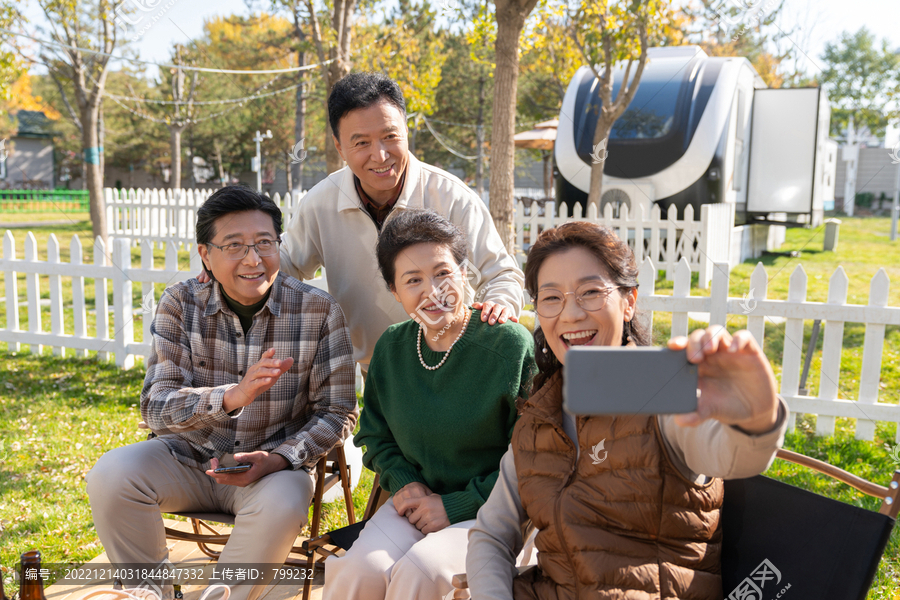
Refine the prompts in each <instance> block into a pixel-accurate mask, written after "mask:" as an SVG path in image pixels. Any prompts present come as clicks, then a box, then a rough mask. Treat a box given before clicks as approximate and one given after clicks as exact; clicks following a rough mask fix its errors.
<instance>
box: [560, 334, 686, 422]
mask: <svg viewBox="0 0 900 600" xmlns="http://www.w3.org/2000/svg"><path fill="white" fill-rule="evenodd" d="M563 382H564V383H563V405H564V406H565V408H566V410H568V411H569V412H570V413H572V414H576V415H635V414H639V415H640V414H648V415H667V414H678V413H689V412H694V411H695V410H697V365H694V364H691V363H690V362H688V359H687V354H686V352H685V351H684V350H669V349H668V348H647V347H639V348H622V347H614V346H590V347H576V348H569V350H568V351H567V352H566V363H565V365H563Z"/></svg>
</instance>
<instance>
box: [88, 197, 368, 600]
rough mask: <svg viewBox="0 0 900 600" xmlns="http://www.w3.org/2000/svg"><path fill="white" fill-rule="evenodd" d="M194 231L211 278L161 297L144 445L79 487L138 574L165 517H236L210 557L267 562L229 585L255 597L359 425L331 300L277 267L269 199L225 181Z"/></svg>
mask: <svg viewBox="0 0 900 600" xmlns="http://www.w3.org/2000/svg"><path fill="white" fill-rule="evenodd" d="M196 229H197V249H198V252H199V253H200V256H201V258H202V259H203V265H204V270H205V272H206V273H207V275H208V276H209V277H210V278H211V279H212V280H211V281H209V282H207V283H202V284H201V283H199V282H198V281H197V280H196V279H190V280H188V281H184V282H181V283H178V284H175V285H173V286H171V287H169V288H167V289H166V291H165V293H164V294H163V296H162V298H161V299H160V302H159V307H158V309H157V311H156V316H155V317H154V319H153V324H152V326H151V328H150V331H151V334H152V336H153V339H152V344H153V349H152V352H151V356H150V360H149V362H148V363H147V375H146V378H145V380H144V389H143V392H142V393H141V416H142V417H143V419H144V421H146V423H147V425H148V426H149V428H150V430H151V431H152V432H153V433H152V434H151V438H152V439H148V440H147V441H143V442H139V443H137V444H132V445H129V446H124V447H121V448H116V449H114V450H111V451H110V452H107V453H106V454H105V455H104V456H103V457H101V459H100V460H99V461H98V462H97V464H96V465H95V466H94V468H93V469H92V470H91V472H90V473H89V474H88V476H87V482H88V494H89V496H90V500H91V509H92V511H93V514H94V523H95V525H96V527H97V534H98V535H99V536H100V541H101V542H102V543H103V546H104V549H105V550H106V553H107V555H108V556H109V558H110V562H112V563H115V564H118V565H126V564H127V565H134V566H135V568H136V569H137V567H139V566H140V567H145V568H146V569H152V568H154V567H155V568H157V569H159V568H160V567H159V566H158V565H160V564H161V563H162V564H164V561H165V560H166V559H167V557H168V552H167V549H166V540H165V533H164V531H163V522H162V517H161V514H160V513H161V512H183V511H189V512H227V513H231V514H233V515H235V528H234V532H233V533H232V534H231V537H230V538H229V541H228V543H227V544H226V545H225V548H224V549H223V551H222V555H221V556H220V558H219V565H220V566H222V567H224V566H225V565H231V566H234V567H236V568H240V567H241V566H243V567H244V568H248V567H250V566H255V567H257V568H260V565H265V566H267V567H269V568H265V569H262V568H260V570H261V571H262V573H261V575H262V576H261V577H260V578H251V579H252V580H251V581H248V582H247V583H245V584H243V585H234V586H233V588H232V593H231V596H232V598H238V599H239V600H254V599H255V598H257V597H258V596H259V595H260V594H261V593H262V591H263V590H264V589H265V586H266V585H267V584H268V582H269V581H271V579H272V577H273V570H272V568H271V567H274V566H276V565H280V564H281V563H283V561H284V559H285V557H286V556H287V554H288V552H289V551H290V548H291V545H292V543H293V541H294V539H295V538H296V536H297V534H298V533H299V532H300V530H301V528H302V527H303V525H305V524H306V521H307V515H308V512H309V504H310V499H311V498H312V494H313V487H314V486H313V482H312V479H311V477H310V473H309V471H310V469H311V468H312V467H314V466H315V464H316V462H317V460H318V459H319V458H320V457H321V456H322V455H323V454H325V453H327V452H328V451H329V450H330V449H331V448H332V447H333V446H334V445H335V444H336V443H337V442H338V441H339V440H342V439H344V438H345V437H346V436H347V435H348V434H349V433H350V432H351V431H352V430H353V428H354V427H355V425H356V419H357V416H358V410H357V403H356V393H355V389H354V368H355V366H354V362H353V347H352V345H351V343H350V334H349V331H348V329H347V326H346V324H345V321H344V314H343V312H342V311H341V308H340V307H339V306H338V305H337V303H336V302H335V301H334V299H333V298H331V296H329V295H328V294H326V293H324V292H322V291H320V290H317V289H315V288H312V287H310V286H308V285H306V284H304V283H301V282H300V281H297V280H296V279H293V278H291V277H288V276H287V275H284V274H282V273H280V272H279V245H280V236H281V232H282V221H281V210H280V209H279V208H278V207H277V206H276V205H275V203H274V202H272V200H270V199H269V198H268V197H266V196H263V195H261V194H258V193H257V192H255V191H252V190H250V189H248V188H245V187H241V186H232V187H226V188H222V189H220V190H218V191H217V192H216V193H215V194H213V195H212V196H210V198H209V199H208V200H207V201H206V202H205V203H204V205H203V206H202V207H201V208H200V210H199V211H198V213H197V228H196ZM237 465H246V467H242V468H246V470H245V471H242V472H238V473H235V472H231V473H216V469H217V468H226V467H234V466H237ZM126 571H127V570H126ZM219 571H220V572H221V571H222V570H221V569H219ZM124 583H125V584H126V586H132V587H133V586H139V585H140V584H141V582H140V581H125V582H124ZM222 583H226V584H234V583H235V582H234V581H233V580H226V581H222ZM164 592H166V595H167V596H169V597H171V595H172V588H171V586H168V587H164Z"/></svg>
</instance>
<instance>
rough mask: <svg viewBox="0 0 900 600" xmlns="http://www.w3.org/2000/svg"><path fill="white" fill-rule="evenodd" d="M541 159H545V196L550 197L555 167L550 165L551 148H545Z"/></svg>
mask: <svg viewBox="0 0 900 600" xmlns="http://www.w3.org/2000/svg"><path fill="white" fill-rule="evenodd" d="M541 154H542V155H543V156H541V159H542V160H543V161H544V198H549V197H550V193H551V191H552V190H553V169H552V167H551V166H550V157H551V156H552V154H551V152H550V150H543V151H542V152H541Z"/></svg>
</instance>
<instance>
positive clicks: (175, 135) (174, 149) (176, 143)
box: [169, 125, 182, 192]
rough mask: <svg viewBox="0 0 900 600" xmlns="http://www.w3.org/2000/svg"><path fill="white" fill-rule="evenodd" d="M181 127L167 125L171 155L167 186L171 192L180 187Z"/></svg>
mask: <svg viewBox="0 0 900 600" xmlns="http://www.w3.org/2000/svg"><path fill="white" fill-rule="evenodd" d="M181 129H182V128H181V127H179V126H177V125H169V131H170V132H171V134H172V136H171V139H170V148H169V152H170V153H171V155H172V175H171V179H170V180H169V182H170V185H169V188H170V189H171V190H172V192H177V191H178V190H179V189H181Z"/></svg>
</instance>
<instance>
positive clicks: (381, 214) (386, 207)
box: [353, 171, 406, 229]
mask: <svg viewBox="0 0 900 600" xmlns="http://www.w3.org/2000/svg"><path fill="white" fill-rule="evenodd" d="M353 183H354V184H355V185H356V193H357V194H359V199H360V200H362V203H363V208H365V209H366V212H368V213H369V214H370V215H372V219H374V220H375V224H376V225H377V226H378V228H379V229H381V225H382V223H384V220H385V219H386V218H387V216H388V215H389V214H390V213H391V211H392V210H393V209H394V205H395V204H397V200H398V199H399V198H400V195H401V194H402V193H403V185H404V184H405V183H406V171H403V175H401V176H400V185H398V186H397V193H396V194H395V195H394V197H393V198H391V199H390V200H388V201H387V202H385V203H384V204H383V205H381V206H378V205H377V204H375V202H374V201H373V200H372V199H371V198H369V196H368V194H366V192H365V191H363V188H362V182H360V180H359V177H357V176H356V175H354V176H353Z"/></svg>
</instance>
